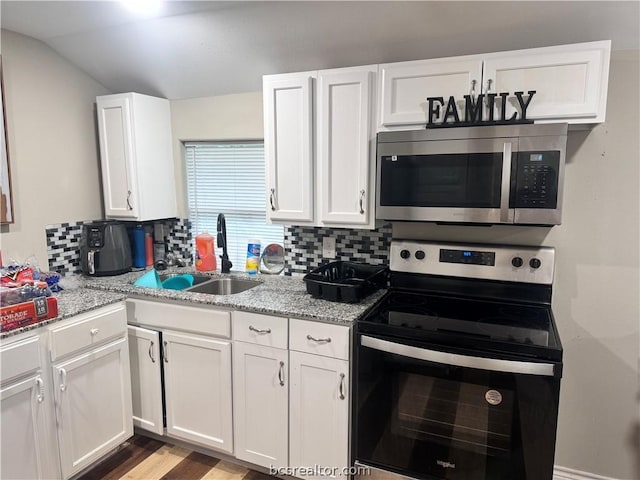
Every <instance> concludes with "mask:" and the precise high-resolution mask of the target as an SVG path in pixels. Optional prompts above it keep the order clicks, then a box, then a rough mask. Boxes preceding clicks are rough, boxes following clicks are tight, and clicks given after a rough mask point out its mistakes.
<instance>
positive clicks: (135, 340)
mask: <svg viewBox="0 0 640 480" xmlns="http://www.w3.org/2000/svg"><path fill="white" fill-rule="evenodd" d="M128 330H129V361H130V364H131V398H132V403H133V425H134V426H136V427H139V428H142V429H143V430H148V431H150V432H153V433H156V434H158V435H162V434H163V431H164V426H163V420H162V377H161V376H162V372H161V368H160V367H161V365H162V363H161V362H162V358H161V357H160V333H159V332H155V331H153V330H147V329H146V328H140V327H132V326H129V327H128Z"/></svg>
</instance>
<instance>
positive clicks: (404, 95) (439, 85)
mask: <svg viewBox="0 0 640 480" xmlns="http://www.w3.org/2000/svg"><path fill="white" fill-rule="evenodd" d="M379 77H380V102H379V105H380V107H379V108H380V114H379V117H380V119H379V123H380V124H379V128H380V129H382V130H385V129H386V128H385V127H392V126H396V125H421V126H424V125H426V123H427V118H428V113H429V112H428V102H427V97H443V98H444V101H445V105H446V101H447V99H448V97H449V96H452V95H453V96H454V97H455V99H456V100H457V101H459V102H462V103H461V104H460V105H459V107H462V106H463V105H464V98H463V96H464V95H468V94H473V93H474V92H475V93H477V94H479V93H480V82H481V80H482V57H481V56H468V57H455V58H438V59H434V60H420V61H415V62H400V63H387V64H383V65H380V66H379ZM444 111H445V109H444V108H441V109H440V113H441V115H440V117H438V118H439V119H441V118H442V117H443V116H444ZM461 120H462V119H461Z"/></svg>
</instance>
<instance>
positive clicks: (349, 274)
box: [303, 261, 389, 303]
mask: <svg viewBox="0 0 640 480" xmlns="http://www.w3.org/2000/svg"><path fill="white" fill-rule="evenodd" d="M388 276H389V269H388V268H387V267H385V266H384V265H368V264H366V263H355V262H343V261H337V262H331V263H327V264H326V265H322V266H320V267H318V268H316V269H314V270H312V271H311V272H309V273H308V274H306V275H305V276H304V278H303V280H304V282H305V283H306V285H307V292H308V293H310V294H311V295H313V296H314V297H316V298H322V299H323V300H329V301H332V302H347V303H354V302H359V301H360V300H362V299H363V298H365V297H366V296H367V295H370V294H372V293H373V292H375V291H376V290H379V289H380V288H384V287H386V285H387V279H388Z"/></svg>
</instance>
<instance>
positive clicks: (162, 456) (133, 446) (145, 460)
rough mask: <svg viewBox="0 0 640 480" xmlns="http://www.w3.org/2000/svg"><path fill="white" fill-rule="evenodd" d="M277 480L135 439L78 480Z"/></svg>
mask: <svg viewBox="0 0 640 480" xmlns="http://www.w3.org/2000/svg"><path fill="white" fill-rule="evenodd" d="M99 479H108V480H118V479H123V480H200V479H202V480H275V477H270V476H269V475H265V474H264V473H260V472H256V471H254V470H249V469H247V468H244V467H241V466H239V465H235V464H233V463H230V462H225V461H224V460H218V459H217V458H213V457H209V456H207V455H203V454H201V453H198V452H192V451H190V450H187V449H185V448H181V447H176V446H173V445H168V444H166V443H162V442H160V441H158V440H154V439H151V438H147V437H143V436H140V435H135V436H134V437H133V438H131V439H130V440H129V441H128V442H126V443H125V446H124V448H122V449H121V450H119V451H118V452H116V453H115V454H114V455H112V456H111V457H109V458H107V459H106V460H105V461H104V462H102V463H100V464H98V465H97V466H96V467H94V468H93V469H92V470H90V471H89V472H87V473H85V474H84V475H82V476H81V477H79V479H78V480H99Z"/></svg>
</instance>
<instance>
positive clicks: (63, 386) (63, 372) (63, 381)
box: [60, 368, 67, 392]
mask: <svg viewBox="0 0 640 480" xmlns="http://www.w3.org/2000/svg"><path fill="white" fill-rule="evenodd" d="M66 389H67V371H66V370H65V369H64V368H61V369H60V391H61V392H64V391H65V390H66Z"/></svg>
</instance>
